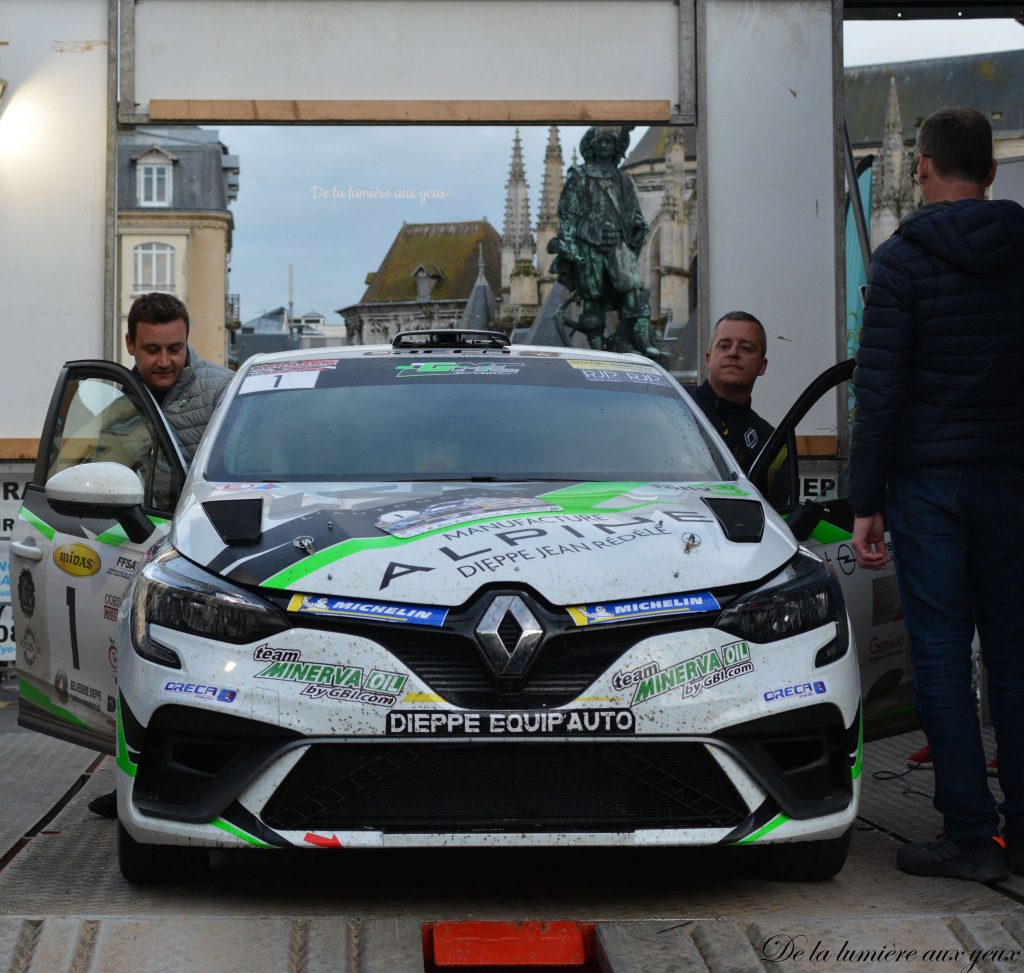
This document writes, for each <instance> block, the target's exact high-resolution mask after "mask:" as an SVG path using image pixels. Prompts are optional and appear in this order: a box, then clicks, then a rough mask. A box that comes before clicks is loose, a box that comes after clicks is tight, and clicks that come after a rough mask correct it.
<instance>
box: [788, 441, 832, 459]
mask: <svg viewBox="0 0 1024 973" xmlns="http://www.w3.org/2000/svg"><path fill="white" fill-rule="evenodd" d="M796 451H797V453H798V454H799V455H800V456H806V457H808V458H811V457H819V458H821V459H835V458H836V457H838V456H839V444H838V441H837V440H836V437H835V436H797V437H796Z"/></svg>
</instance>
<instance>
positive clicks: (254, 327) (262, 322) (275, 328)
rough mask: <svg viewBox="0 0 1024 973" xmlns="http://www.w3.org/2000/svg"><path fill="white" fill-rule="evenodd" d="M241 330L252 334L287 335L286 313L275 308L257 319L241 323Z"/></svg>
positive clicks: (281, 308)
mask: <svg viewBox="0 0 1024 973" xmlns="http://www.w3.org/2000/svg"><path fill="white" fill-rule="evenodd" d="M242 330H243V331H245V332H248V331H251V332H252V333H253V334H288V330H289V329H288V312H287V311H286V310H285V309H284V307H275V308H274V310H272V311H265V312H264V313H263V314H261V315H260V316H259V317H258V318H253V319H252V320H251V321H243V322H242Z"/></svg>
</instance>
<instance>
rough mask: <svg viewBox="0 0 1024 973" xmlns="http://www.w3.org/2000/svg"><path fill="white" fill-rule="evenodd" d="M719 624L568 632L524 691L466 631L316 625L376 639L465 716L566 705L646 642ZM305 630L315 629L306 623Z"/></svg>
mask: <svg viewBox="0 0 1024 973" xmlns="http://www.w3.org/2000/svg"><path fill="white" fill-rule="evenodd" d="M716 617H717V616H713V615H695V616H694V617H692V618H673V619H658V620H656V621H649V622H646V623H636V624H626V623H623V624H618V625H594V626H592V627H590V626H588V627H585V628H575V627H573V628H568V627H566V628H565V629H563V631H561V632H555V633H554V634H551V635H550V636H549V637H548V638H547V639H546V640H545V641H544V642H543V644H542V645H541V647H540V649H539V651H538V658H537V662H536V664H535V665H534V667H533V669H532V670H531V671H530V672H529V674H528V675H527V677H526V678H525V679H523V680H521V681H519V683H518V684H510V683H509V682H508V681H506V680H499V679H496V678H495V676H494V674H493V673H492V672H491V670H490V669H489V667H488V666H487V663H486V662H485V661H484V658H483V655H482V654H481V651H480V648H479V646H478V645H477V642H476V640H475V638H473V637H472V635H469V634H465V633H463V632H460V631H454V630H451V629H443V630H440V631H439V630H433V629H427V628H424V627H421V626H415V627H414V626H411V625H410V626H404V625H403V626H399V625H375V626H372V627H371V626H358V627H357V626H355V625H341V624H339V625H336V626H335V625H331V624H330V623H327V624H324V623H323V622H322V621H321V620H320V619H315V620H314V622H315V623H319V624H316V627H318V628H330V629H333V630H335V631H345V632H348V633H350V634H353V635H360V636H362V637H364V638H368V639H372V640H373V641H374V642H376V643H377V644H378V645H380V646H382V647H383V648H385V649H387V651H388V652H390V653H391V654H392V655H393V656H395V658H397V659H398V660H400V661H401V662H402V663H403V664H404V665H405V666H406V667H407V668H408V669H409V670H411V671H412V672H414V673H415V674H416V675H417V676H418V677H419V678H420V679H422V680H423V682H425V683H426V684H427V685H428V686H429V687H430V688H431V689H432V690H433V691H434V692H435V693H437V694H438V695H439V696H441V697H442V698H443V699H444V700H445V701H447V702H449V703H451V704H452V705H454V706H459V707H462V708H464V709H484V710H486V709H541V708H550V707H555V706H564V705H566V704H567V703H571V702H572V701H573V700H575V699H577V698H578V697H579V695H580V694H581V693H582V692H583V691H584V690H585V689H586V688H587V687H588V686H589V685H591V683H593V682H594V680H595V679H597V678H598V677H599V676H600V675H601V674H602V673H604V672H606V671H607V670H608V669H610V668H612V667H613V666H614V665H615V663H616V661H617V660H618V659H619V657H620V656H622V655H623V654H624V653H626V652H628V651H629V650H630V649H631V648H633V646H634V645H636V644H637V643H638V642H642V641H643V640H644V639H647V638H651V637H652V636H654V635H661V634H664V633H667V632H679V631H685V630H687V629H693V628H705V627H708V626H712V625H714V623H715V619H716ZM303 624H309V623H308V622H307V619H306V618H303ZM310 627H313V626H312V625H311V626H310Z"/></svg>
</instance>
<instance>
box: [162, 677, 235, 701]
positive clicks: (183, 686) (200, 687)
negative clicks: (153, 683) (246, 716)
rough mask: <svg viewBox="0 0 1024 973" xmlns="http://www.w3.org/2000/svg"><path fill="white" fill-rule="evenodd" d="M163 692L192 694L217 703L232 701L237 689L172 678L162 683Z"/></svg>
mask: <svg viewBox="0 0 1024 973" xmlns="http://www.w3.org/2000/svg"><path fill="white" fill-rule="evenodd" d="M164 692H165V693H178V694H181V695H185V696H194V697H196V698H197V699H204V700H214V701H215V702H218V703H233V702H234V701H235V700H236V699H237V698H238V690H237V689H224V688H222V687H220V686H207V685H204V684H202V683H192V682H175V681H174V680H171V681H169V682H167V683H165V684H164Z"/></svg>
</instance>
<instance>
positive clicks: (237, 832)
mask: <svg viewBox="0 0 1024 973" xmlns="http://www.w3.org/2000/svg"><path fill="white" fill-rule="evenodd" d="M210 824H212V825H213V826H214V827H215V828H220V830H221V831H226V832H227V833H228V834H229V835H233V836H234V837H236V838H240V839H241V840H242V841H245V842H247V843H248V844H250V845H252V846H253V847H255V848H271V847H272V845H268V844H267V843H266V842H265V841H260V839H259V838H255V837H253V836H252V835H251V834H247V833H246V832H245V831H243V830H242V829H241V828H236V827H235V826H234V825H233V824H232V823H231V822H230V821H225V820H224V819H223V818H214V819H213V820H212V821H211V822H210Z"/></svg>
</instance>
